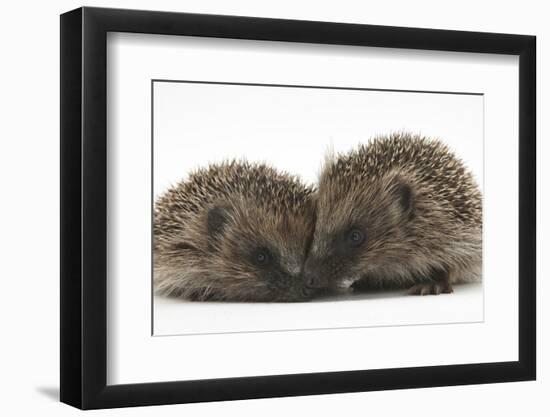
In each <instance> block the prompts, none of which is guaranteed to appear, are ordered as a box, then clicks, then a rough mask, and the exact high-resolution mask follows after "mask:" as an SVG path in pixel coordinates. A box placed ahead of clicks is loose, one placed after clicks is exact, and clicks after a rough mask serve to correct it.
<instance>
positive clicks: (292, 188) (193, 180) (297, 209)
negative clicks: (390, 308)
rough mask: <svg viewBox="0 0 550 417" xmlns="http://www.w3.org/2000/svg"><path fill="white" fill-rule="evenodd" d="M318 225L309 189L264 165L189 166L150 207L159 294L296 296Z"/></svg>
mask: <svg viewBox="0 0 550 417" xmlns="http://www.w3.org/2000/svg"><path fill="white" fill-rule="evenodd" d="M314 226H315V209H314V205H313V201H312V190H311V189H310V188H307V187H306V186H304V185H302V184H301V183H300V182H299V181H298V179H296V178H295V177H292V176H290V175H287V174H284V173H279V172H277V171H276V170H275V169H273V168H270V167H268V166H266V165H261V164H249V163H247V162H236V161H233V162H227V163H223V164H219V165H211V166H210V167H208V168H207V169H200V170H198V171H196V172H194V173H193V174H192V175H191V176H190V177H189V179H188V180H187V181H184V182H180V183H179V184H177V185H176V186H175V187H173V188H171V189H170V190H168V191H167V192H166V193H165V194H164V195H162V196H161V197H160V198H159V199H158V201H157V203H156V208H155V212H154V284H155V289H156V292H157V293H162V294H165V295H174V296H178V297H183V298H187V299H190V300H234V301H301V300H307V299H309V298H310V297H311V295H312V291H311V289H310V288H308V286H307V285H306V283H305V282H304V280H303V279H302V267H303V264H304V262H305V258H306V252H307V249H308V246H309V244H310V243H311V237H312V234H313V228H314Z"/></svg>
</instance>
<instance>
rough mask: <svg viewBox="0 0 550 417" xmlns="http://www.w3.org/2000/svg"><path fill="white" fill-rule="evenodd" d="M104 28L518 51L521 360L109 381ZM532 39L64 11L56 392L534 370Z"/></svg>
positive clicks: (270, 391) (435, 382) (247, 389)
mask: <svg viewBox="0 0 550 417" xmlns="http://www.w3.org/2000/svg"><path fill="white" fill-rule="evenodd" d="M108 32H132V33H147V34H163V35H188V36H200V37H218V38H236V39H255V40H270V41H286V42H306V43H319V44H333V45H359V46H375V47H384V48H405V49H422V50H440V51H457V52H478V53H491V54H508V55H517V56H519V103H518V109H519V132H518V138H519V154H518V158H519V242H518V243H519V246H518V247H519V271H518V272H519V277H520V279H519V294H518V296H519V360H518V361H515V362H498V363H477V364H467V365H446V366H429V367H412V368H400V369H379V370H356V371H345V372H344V371H343V372H327V373H310V374H292V375H273V376H257V377H239V378H224V379H209V380H199V381H178V382H162V383H142V384H131V385H112V386H109V385H107V383H106V374H107V372H106V366H107V353H106V352H107V344H106V328H107V311H106V307H107V305H106V299H107V285H106V243H107V217H106V214H107V204H106V192H107V180H108V178H107V171H106V162H107V146H106V145H107V144H106V126H107V111H106V81H107V80H106V76H107V74H106V37H107V33H108ZM535 45H536V38H535V37H534V36H524V35H510V34H495V33H481V32H461V31H448V30H432V29H416V28H403V27H388V26H372V25H359V24H342V23H326V22H313V21H296V20H279V19H266V18H252V17H237V16H219V15H201V14H187V13H171V12H156V11H137V10H120V9H103V8H88V7H84V8H79V9H76V10H73V11H70V12H67V13H65V14H63V15H61V53H60V57H61V92H60V93H61V309H60V315H61V382H60V383H61V401H62V402H64V403H67V404H70V405H72V406H75V407H78V408H82V409H94V408H111V407H123V406H141V405H155V404H173V403H189V402H201V401H217V400H236V399H247V398H262V397H282V396H298V395H312V394H326V393H343V392H357V391H375V390H387V389H402V388H420V387H433V386H448V385H462V384H481V383H495V382H506V381H523V380H533V379H535V377H536V314H535V312H536V276H535V272H536V268H535V260H536V259H535V256H536V254H535V249H536V222H535V219H536V203H535V201H536V144H535V139H536V138H535V135H536V132H535V123H536V119H535V117H536V116H535V107H536V97H535V95H536V92H535V86H536V81H535V79H536V77H535V75H536V74H535V62H536V55H535V54H536V52H535V50H536V48H535Z"/></svg>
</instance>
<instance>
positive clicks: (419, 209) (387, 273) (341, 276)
mask: <svg viewBox="0 0 550 417" xmlns="http://www.w3.org/2000/svg"><path fill="white" fill-rule="evenodd" d="M317 198H318V211H317V223H316V228H315V232H314V238H313V243H312V247H311V253H310V255H309V257H308V261H307V263H306V272H307V275H309V276H314V277H315V279H316V283H317V286H319V287H327V286H328V287H332V288H334V287H348V286H349V285H351V284H353V287H354V288H356V289H360V288H373V287H378V288H380V287H382V288H385V287H398V288H401V287H410V288H411V290H410V293H411V294H422V295H424V294H428V293H432V294H439V293H440V292H451V291H452V284H453V283H456V282H466V281H473V280H478V279H480V274H481V257H482V254H481V249H482V238H481V226H482V212H481V193H480V191H479V188H478V186H477V185H476V183H475V180H474V178H473V176H472V175H471V173H469V172H468V171H467V169H466V168H465V166H464V164H463V163H462V162H461V160H460V159H459V158H457V157H456V156H455V155H453V153H452V152H451V151H450V150H449V148H448V147H447V146H446V145H444V144H443V143H442V142H440V141H437V140H430V139H426V138H423V137H420V136H413V135H410V134H406V133H401V134H393V135H390V136H386V137H378V138H375V139H374V140H372V141H370V142H369V143H368V144H367V145H363V146H360V147H359V148H358V149H357V150H354V151H352V152H350V153H348V154H345V155H338V156H336V157H329V158H327V161H326V163H325V166H324V167H323V170H322V173H321V175H320V179H319V190H318V195H317ZM356 230H359V231H360V234H359V235H357V233H355V235H354V236H355V237H356V239H357V240H360V239H359V237H360V236H361V234H362V236H363V238H364V240H363V241H362V243H361V244H359V245H358V246H357V247H356V246H355V244H354V243H353V237H352V233H353V232H354V231H356ZM358 236H359V237H358Z"/></svg>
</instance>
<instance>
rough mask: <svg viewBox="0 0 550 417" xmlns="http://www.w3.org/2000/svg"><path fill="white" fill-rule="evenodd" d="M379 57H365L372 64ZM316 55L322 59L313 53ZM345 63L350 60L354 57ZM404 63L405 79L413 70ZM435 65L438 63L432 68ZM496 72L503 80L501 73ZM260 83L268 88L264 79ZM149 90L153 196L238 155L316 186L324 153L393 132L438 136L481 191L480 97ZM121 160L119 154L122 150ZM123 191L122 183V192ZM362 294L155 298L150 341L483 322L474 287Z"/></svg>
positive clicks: (209, 87) (159, 85)
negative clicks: (266, 299)
mask: <svg viewBox="0 0 550 417" xmlns="http://www.w3.org/2000/svg"><path fill="white" fill-rule="evenodd" d="M118 39H120V38H118ZM109 42H110V40H109ZM210 43H211V44H213V42H210ZM224 44H227V42H224ZM211 47H212V46H211ZM272 47H273V46H272ZM226 48H227V49H229V46H227V47H226ZM281 49H282V48H281ZM289 50H290V49H289ZM376 52H377V51H376V50H374V51H372V52H371V57H370V58H371V59H373V55H374V54H376ZM241 53H242V52H241ZM310 53H311V51H310ZM318 53H319V54H322V51H321V50H320V49H319V50H318ZM175 55H177V51H176V50H174V51H172V52H169V53H168V56H170V59H171V60H172V61H173V60H174V57H175ZM243 55H244V54H243ZM349 55H350V57H354V55H353V54H352V53H350V54H349ZM331 58H332V59H334V58H333V57H331V56H330V55H327V56H323V59H324V60H325V63H326V62H327V61H328V60H329V59H331ZM411 58H412V57H409V61H408V68H409V71H413V67H412V65H411V61H410V59H411ZM243 59H244V56H243V57H241V60H243ZM277 59H278V60H279V62H280V61H282V60H283V59H285V56H284V55H283V54H282V51H281V53H280V54H277ZM470 59H471V58H470ZM155 61H157V62H158V61H159V60H158V59H156V60H155ZM434 61H435V58H433V61H431V62H432V65H433V63H434ZM160 65H161V64H157V65H156V68H159V67H160ZM358 65H359V64H358ZM367 65H376V64H368V63H367ZM378 65H380V66H382V65H384V63H383V62H380V63H379V64H378ZM385 65H388V64H385ZM505 65H509V66H510V67H511V68H512V69H510V70H511V71H512V72H511V74H514V72H513V67H514V65H516V63H515V62H513V61H512V62H510V63H509V64H505ZM136 67H141V66H140V65H136ZM110 68H111V67H110ZM500 71H501V72H502V73H505V72H506V69H503V68H501V70H500ZM259 72H260V71H259ZM223 75H224V74H223V73H222V74H221V76H222V77H223ZM266 77H267V80H269V78H268V77H269V75H266ZM492 77H494V76H493V75H492ZM138 82H139V81H138ZM146 83H147V82H146ZM153 89H154V96H153V97H154V116H153V117H154V139H153V140H154V152H153V155H154V156H153V160H154V173H153V175H154V176H153V184H154V194H155V196H158V195H160V194H161V193H162V192H164V191H165V190H166V189H167V188H168V187H169V186H171V185H172V184H174V183H175V181H177V180H180V179H181V178H182V177H183V178H186V177H187V175H188V174H189V173H190V172H191V171H193V170H195V169H197V168H198V167H205V166H206V165H207V164H208V163H213V162H220V161H224V160H227V159H232V158H237V159H239V158H243V157H244V158H246V159H247V160H249V161H263V162H267V163H269V164H270V165H272V166H274V167H276V168H277V169H279V170H284V171H287V172H290V173H293V174H296V175H299V176H300V178H302V180H303V181H305V182H306V183H309V184H315V183H316V181H317V175H318V171H319V169H320V165H321V162H322V161H323V159H324V157H325V155H326V152H327V151H328V150H332V151H335V152H347V151H349V150H350V149H355V148H356V147H357V145H358V144H359V143H366V142H367V141H368V139H369V138H371V137H373V136H375V135H377V134H383V133H385V134H388V133H390V132H396V131H408V132H415V133H421V134H423V135H426V136H428V137H439V138H441V139H442V140H443V141H444V142H445V143H446V144H448V145H449V147H450V148H451V149H452V151H454V152H455V153H456V154H457V155H458V156H459V157H460V158H461V159H463V160H464V162H465V164H466V166H467V167H468V169H469V170H471V171H472V172H473V173H474V175H475V177H476V180H477V181H478V183H479V184H480V185H482V184H483V134H484V129H483V128H484V123H483V113H484V112H483V101H484V97H483V96H481V95H466V94H439V93H419V92H402V91H401V92H398V91H372V90H369V91H365V90H349V89H321V88H300V87H272V86H261V85H254V86H250V85H235V84H205V83H200V84H195V83H187V82H158V81H156V82H154V84H153ZM129 119H130V120H132V123H131V124H132V126H135V124H136V123H135V120H139V119H140V118H138V117H130V118H129ZM121 129H123V127H120V129H117V131H118V132H121V134H122V135H124V133H123V130H121ZM149 130H150V129H148V128H145V129H144V131H145V132H149ZM129 136H132V145H131V146H133V144H135V142H136V141H139V139H138V137H135V136H134V135H129ZM111 139H113V138H111ZM147 139H148V138H147ZM499 139H502V137H499ZM134 149H135V148H134ZM118 154H120V155H125V154H126V152H125V151H124V150H121V151H120V152H118ZM116 163H120V162H116ZM116 163H115V164H116ZM139 168H140V169H139V171H140V172H142V171H143V169H142V168H141V167H139ZM138 175H139V174H138ZM128 187H129V186H128V185H121V188H122V189H125V188H128ZM509 197H510V196H509ZM132 239H135V235H133V237H132ZM149 241H150V238H149V237H148V239H147V242H149ZM147 270H149V269H147ZM126 294H127V292H126ZM361 296H362V294H360V295H359V296H357V295H356V296H355V297H350V302H346V303H343V302H342V301H343V298H342V297H334V301H329V300H322V301H323V302H322V303H318V301H321V300H320V299H315V300H313V302H310V303H306V304H303V303H297V304H294V303H293V304H283V305H281V304H273V303H227V302H225V303H192V302H185V301H183V300H174V299H166V298H165V297H161V296H157V297H155V300H154V323H153V329H154V330H153V333H154V334H155V335H175V334H189V333H220V332H238V331H266V330H275V329H314V328H337V327H357V326H373V325H376V326H380V325H405V324H408V325H410V324H434V323H453V322H457V321H459V322H463V323H464V322H473V321H482V320H483V289H482V285H481V284H477V285H474V286H470V287H469V288H464V287H457V288H456V291H455V293H454V294H453V295H452V296H442V297H420V298H419V297H409V296H407V295H406V291H397V292H395V293H393V294H375V295H372V294H367V297H361ZM361 298H366V299H364V300H361ZM373 298H374V299H373Z"/></svg>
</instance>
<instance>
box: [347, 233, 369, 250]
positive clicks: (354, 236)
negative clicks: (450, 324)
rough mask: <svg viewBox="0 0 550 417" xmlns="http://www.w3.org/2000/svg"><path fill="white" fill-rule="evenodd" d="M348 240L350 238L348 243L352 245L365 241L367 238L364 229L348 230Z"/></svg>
mask: <svg viewBox="0 0 550 417" xmlns="http://www.w3.org/2000/svg"><path fill="white" fill-rule="evenodd" d="M347 240H348V243H349V244H350V245H351V246H359V245H361V244H362V243H363V241H364V240H365V234H364V233H363V231H362V230H359V229H351V230H350V231H349V232H348V236H347Z"/></svg>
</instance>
